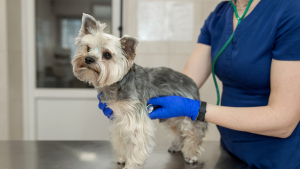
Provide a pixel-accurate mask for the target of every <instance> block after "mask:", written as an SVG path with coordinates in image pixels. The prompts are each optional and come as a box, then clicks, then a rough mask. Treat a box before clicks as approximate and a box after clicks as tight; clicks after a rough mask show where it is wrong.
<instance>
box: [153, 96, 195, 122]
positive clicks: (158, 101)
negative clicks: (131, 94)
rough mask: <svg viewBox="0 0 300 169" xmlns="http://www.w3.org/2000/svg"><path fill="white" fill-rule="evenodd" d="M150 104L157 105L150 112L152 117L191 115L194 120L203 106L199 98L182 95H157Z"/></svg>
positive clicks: (164, 117)
mask: <svg viewBox="0 0 300 169" xmlns="http://www.w3.org/2000/svg"><path fill="white" fill-rule="evenodd" d="M148 104H151V105H153V106H155V107H157V108H156V109H154V110H153V111H152V112H151V113H150V114H149V117H150V118H151V119H168V118H173V117H180V116H186V117H190V118H191V119H192V120H193V121H195V119H196V118H197V116H198V113H199V109H200V106H201V104H200V101H199V100H193V99H189V98H185V97H181V96H166V97H155V98H152V99H150V100H149V101H148Z"/></svg>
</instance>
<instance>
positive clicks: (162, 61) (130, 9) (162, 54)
mask: <svg viewBox="0 0 300 169" xmlns="http://www.w3.org/2000/svg"><path fill="white" fill-rule="evenodd" d="M139 1H145V0H126V1H125V18H124V22H125V29H124V30H125V32H124V33H125V34H129V35H131V36H135V37H137V24H138V23H137V22H138V21H137V6H138V3H139ZM148 1H149V0H148ZM150 1H151V0H150ZM156 1H157V0H156ZM162 1H168V0H162ZM172 1H174V0H172ZM176 1H181V2H192V3H193V4H194V24H193V27H194V32H193V40H192V41H188V42H186V41H185V42H183V41H152V42H146V41H142V42H140V44H139V46H138V53H137V56H136V60H135V62H136V63H137V64H139V65H141V66H149V67H158V66H165V67H170V68H172V69H174V70H177V71H182V70H183V67H184V65H185V63H186V61H187V60H188V58H189V56H190V54H191V52H192V50H193V48H194V47H195V45H196V42H197V38H198V36H199V33H200V29H201V27H202V26H203V23H204V21H205V19H206V18H207V17H208V15H209V14H210V13H211V12H212V11H213V10H214V9H215V7H216V6H217V4H218V3H219V2H220V0H176ZM219 84H220V83H219ZM219 86H220V89H222V87H221V84H220V85H219ZM200 97H201V99H202V100H205V101H207V102H208V103H212V104H214V103H215V102H216V100H217V98H216V93H215V88H214V84H213V80H212V78H211V77H209V79H208V80H207V82H206V83H205V84H204V86H203V87H202V88H201V90H200ZM158 128H159V129H158V130H157V139H158V140H166V139H167V138H166V137H165V136H166V131H165V130H160V128H161V125H158ZM219 138H220V135H219V132H218V131H217V129H216V126H215V125H213V124H210V125H209V130H208V133H207V136H206V138H205V139H206V140H219Z"/></svg>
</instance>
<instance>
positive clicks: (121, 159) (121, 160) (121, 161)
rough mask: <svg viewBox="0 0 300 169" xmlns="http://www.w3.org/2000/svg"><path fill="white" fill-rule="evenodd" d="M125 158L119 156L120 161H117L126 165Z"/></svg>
mask: <svg viewBox="0 0 300 169" xmlns="http://www.w3.org/2000/svg"><path fill="white" fill-rule="evenodd" d="M125 162H126V161H125V159H124V158H122V157H119V158H118V161H117V163H118V164H119V165H125Z"/></svg>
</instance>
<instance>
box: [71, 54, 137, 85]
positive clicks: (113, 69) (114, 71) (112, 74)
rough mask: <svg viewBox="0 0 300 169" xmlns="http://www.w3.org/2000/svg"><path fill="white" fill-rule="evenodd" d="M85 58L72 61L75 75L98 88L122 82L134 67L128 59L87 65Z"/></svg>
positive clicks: (81, 57)
mask: <svg viewBox="0 0 300 169" xmlns="http://www.w3.org/2000/svg"><path fill="white" fill-rule="evenodd" d="M84 58H85V57H84V56H80V57H77V58H75V59H74V60H73V61H72V65H73V72H74V75H75V76H76V77H77V78H78V79H79V80H81V81H84V82H88V83H89V84H92V85H93V86H94V87H96V88H97V87H103V86H106V85H111V84H113V83H115V82H118V81H120V80H121V79H122V78H123V77H124V75H125V74H126V73H127V72H128V70H129V69H130V67H131V66H132V63H130V62H128V60H127V59H126V58H118V60H110V61H99V62H97V63H93V64H90V65H87V64H86V63H85V59H84Z"/></svg>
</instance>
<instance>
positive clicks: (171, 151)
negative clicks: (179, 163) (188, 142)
mask: <svg viewBox="0 0 300 169" xmlns="http://www.w3.org/2000/svg"><path fill="white" fill-rule="evenodd" d="M168 152H169V153H178V152H181V148H176V147H173V146H171V147H170V148H169V149H168Z"/></svg>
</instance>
